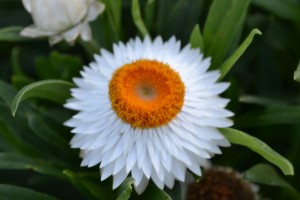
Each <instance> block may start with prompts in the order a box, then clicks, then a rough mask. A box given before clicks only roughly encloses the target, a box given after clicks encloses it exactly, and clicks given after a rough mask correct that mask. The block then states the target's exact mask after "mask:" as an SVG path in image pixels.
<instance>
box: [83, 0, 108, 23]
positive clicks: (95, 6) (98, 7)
mask: <svg viewBox="0 0 300 200" xmlns="http://www.w3.org/2000/svg"><path fill="white" fill-rule="evenodd" d="M104 9H105V5H104V4H103V3H101V2H99V1H91V3H90V6H89V11H88V16H87V20H88V21H94V20H95V19H96V18H97V17H98V15H100V14H101V13H102V12H103V11H104Z"/></svg>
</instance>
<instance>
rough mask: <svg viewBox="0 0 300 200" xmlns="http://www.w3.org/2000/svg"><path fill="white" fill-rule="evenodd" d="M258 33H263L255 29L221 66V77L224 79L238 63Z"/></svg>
mask: <svg viewBox="0 0 300 200" xmlns="http://www.w3.org/2000/svg"><path fill="white" fill-rule="evenodd" d="M256 34H259V35H261V34H262V33H261V32H260V31H259V30H258V29H253V30H252V31H251V33H250V34H249V35H248V37H247V38H246V39H245V40H244V42H243V43H242V44H241V45H240V46H239V47H238V48H237V49H236V50H235V52H234V53H233V54H232V55H231V56H230V57H229V58H228V59H227V60H226V61H225V62H224V63H223V64H222V65H221V67H220V68H219V69H220V71H221V76H220V78H219V79H222V78H223V77H224V76H225V75H226V74H227V73H228V72H229V70H230V69H231V68H232V66H233V65H234V64H235V63H236V61H237V60H238V59H239V58H240V57H241V55H243V53H244V52H245V50H246V49H247V48H248V46H249V45H250V44H251V42H252V40H253V38H254V36H255V35H256Z"/></svg>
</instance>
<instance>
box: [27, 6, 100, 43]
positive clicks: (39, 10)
mask: <svg viewBox="0 0 300 200" xmlns="http://www.w3.org/2000/svg"><path fill="white" fill-rule="evenodd" d="M22 2H23V5H24V7H25V8H26V10H27V11H28V12H29V13H31V15H32V18H33V21H34V24H33V25H31V26H29V27H26V28H25V29H23V30H22V31H21V35H22V36H26V37H49V43H50V44H51V45H53V44H55V43H58V42H60V41H61V40H64V39H65V40H66V41H67V42H68V43H70V44H72V43H74V41H75V39H76V38H77V37H78V36H79V35H80V36H81V38H82V39H83V40H84V41H88V40H91V38H92V36H91V28H90V26H89V22H90V21H93V20H95V19H96V18H97V16H98V15H99V14H100V13H102V12H103V10H104V8H105V6H104V4H102V3H100V2H98V1H96V0H22Z"/></svg>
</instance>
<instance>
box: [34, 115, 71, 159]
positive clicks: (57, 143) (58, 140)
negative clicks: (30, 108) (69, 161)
mask: <svg viewBox="0 0 300 200" xmlns="http://www.w3.org/2000/svg"><path fill="white" fill-rule="evenodd" d="M28 125H29V127H30V128H31V130H33V132H34V133H35V134H36V135H37V136H38V137H39V138H41V139H42V140H44V141H45V142H47V143H49V144H51V145H53V146H54V147H56V148H58V149H59V150H61V151H63V152H64V153H66V151H67V150H69V145H68V141H66V140H65V139H64V138H63V137H62V136H61V135H59V133H57V132H56V131H55V130H53V129H52V128H51V127H50V126H49V125H48V124H47V123H46V122H45V121H44V120H43V118H42V117H40V116H38V115H33V114H31V115H28Z"/></svg>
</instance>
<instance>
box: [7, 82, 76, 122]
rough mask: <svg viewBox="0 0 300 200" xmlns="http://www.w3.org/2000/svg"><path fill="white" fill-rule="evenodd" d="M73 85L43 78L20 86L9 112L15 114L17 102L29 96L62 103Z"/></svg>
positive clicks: (68, 95)
mask: <svg viewBox="0 0 300 200" xmlns="http://www.w3.org/2000/svg"><path fill="white" fill-rule="evenodd" d="M73 86H74V85H73V84H72V83H70V82H66V81H61V80H44V81H38V82H35V83H32V84H29V85H27V86H25V87H24V88H22V89H21V90H20V91H19V92H18V93H17V95H16V96H15V98H14V99H13V101H12V103H11V113H12V114H13V116H14V115H15V114H16V111H17V109H18V106H19V104H20V103H21V102H22V101H23V100H24V99H27V98H29V97H40V98H44V99H48V100H51V101H54V102H57V103H60V104H62V103H64V102H65V100H66V99H67V98H69V97H70V92H69V90H70V88H72V87H73Z"/></svg>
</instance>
